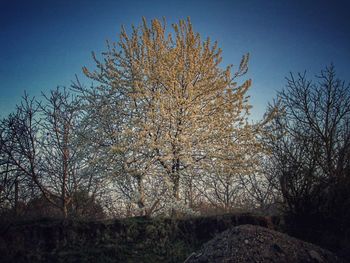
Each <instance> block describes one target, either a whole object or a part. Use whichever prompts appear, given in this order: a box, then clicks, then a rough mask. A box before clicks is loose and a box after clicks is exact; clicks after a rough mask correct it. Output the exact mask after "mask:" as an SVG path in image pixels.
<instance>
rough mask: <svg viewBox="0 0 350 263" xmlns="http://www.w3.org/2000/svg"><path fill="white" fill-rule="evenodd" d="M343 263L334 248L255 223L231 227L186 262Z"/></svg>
mask: <svg viewBox="0 0 350 263" xmlns="http://www.w3.org/2000/svg"><path fill="white" fill-rule="evenodd" d="M199 262H200V263H205V262H208V263H209V262H210V263H219V262H220V263H221V262H222V263H224V262H225V263H228V262H232V263H233V262H235V263H258V262H259V263H267V262H268V263H307V262H309V263H340V262H345V261H343V260H342V259H340V258H338V257H337V256H336V255H334V254H332V253H331V252H329V251H327V250H325V249H322V248H320V247H318V246H316V245H313V244H310V243H307V242H304V241H301V240H299V239H296V238H293V237H290V236H288V235H286V234H283V233H280V232H277V231H274V230H271V229H268V228H264V227H260V226H254V225H240V226H236V227H233V228H231V229H228V230H226V231H224V232H222V233H220V234H218V235H217V236H216V237H215V238H213V239H212V240H210V241H209V242H207V243H205V244H204V245H203V246H202V248H201V249H200V250H199V251H198V252H195V253H192V254H191V255H190V256H189V257H188V258H187V259H186V260H185V262H184V263H199Z"/></svg>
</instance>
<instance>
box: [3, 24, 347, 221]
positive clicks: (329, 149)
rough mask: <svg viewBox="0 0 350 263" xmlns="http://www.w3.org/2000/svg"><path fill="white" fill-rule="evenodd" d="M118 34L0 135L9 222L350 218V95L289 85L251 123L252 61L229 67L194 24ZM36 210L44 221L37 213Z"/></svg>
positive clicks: (304, 81)
mask: <svg viewBox="0 0 350 263" xmlns="http://www.w3.org/2000/svg"><path fill="white" fill-rule="evenodd" d="M171 29H172V31H171V32H170V31H169V29H167V28H166V23H165V20H163V21H159V20H152V21H151V23H150V24H148V23H147V21H146V20H145V19H144V20H143V23H142V24H141V25H140V26H138V27H136V26H133V27H132V29H131V32H130V33H129V34H128V33H127V31H126V30H125V29H124V28H122V30H121V33H120V38H119V41H117V42H116V43H109V42H107V50H106V51H105V52H104V53H103V54H102V55H101V57H100V58H98V57H97V56H96V55H95V54H93V59H94V61H95V64H96V68H95V69H93V70H89V69H87V68H85V67H84V68H83V72H84V74H85V76H87V77H88V78H89V79H90V80H91V81H92V84H91V86H86V85H84V84H82V83H81V82H80V81H79V79H76V80H75V81H74V83H73V85H72V87H71V88H70V89H66V88H57V89H55V90H53V91H51V92H50V93H49V94H43V95H42V99H40V100H37V99H35V98H32V97H30V96H29V95H27V94H25V95H24V97H23V100H22V102H21V104H20V105H18V106H17V109H16V111H15V112H14V113H12V114H10V115H9V116H7V117H5V118H3V119H2V120H1V122H0V208H1V210H2V212H3V213H4V214H6V213H14V214H16V215H23V216H31V215H35V214H38V213H39V214H40V215H41V216H43V215H44V216H60V217H64V218H67V217H82V218H104V217H127V216H140V215H141V216H155V215H163V216H171V217H177V216H180V215H185V214H209V213H218V212H220V213H223V212H232V211H240V210H243V211H251V210H253V209H254V210H259V211H263V212H268V211H270V212H273V211H280V210H281V211H284V212H287V213H288V214H291V215H298V216H302V217H304V216H316V215H317V216H319V215H322V217H324V218H337V220H338V219H339V222H338V221H337V222H338V223H339V224H346V222H347V220H348V219H350V217H349V212H347V211H350V210H349V208H350V195H349V194H348V192H347V189H349V186H350V130H349V128H350V126H349V125H350V122H349V121H350V89H349V85H348V84H346V83H345V82H344V81H341V80H339V79H338V78H337V77H336V74H335V69H334V67H333V66H330V67H327V68H326V69H325V70H323V71H322V72H321V74H320V76H318V77H317V78H316V80H309V79H308V78H307V76H306V74H291V75H290V77H288V78H287V79H286V82H287V83H286V87H285V89H283V90H282V91H280V92H278V94H277V96H276V99H275V100H274V101H273V102H272V103H271V104H270V106H269V108H268V110H267V112H266V114H265V117H264V118H263V120H261V121H259V122H252V121H250V120H249V114H250V109H251V105H250V104H249V96H248V95H247V91H248V90H249V88H250V86H251V80H249V79H248V80H243V81H240V79H243V78H244V75H245V73H246V72H247V70H248V62H249V54H246V55H244V56H243V58H242V60H241V62H240V63H239V65H237V66H232V65H230V66H228V67H226V68H224V67H223V66H222V56H221V49H220V48H219V47H218V44H217V43H216V42H214V43H212V42H211V40H210V39H209V38H208V39H206V40H202V38H201V36H200V35H199V34H198V33H196V32H195V31H194V30H193V27H192V24H191V22H190V20H189V19H188V20H186V21H180V22H179V23H178V24H174V25H172V27H171ZM38 211H39V212H38Z"/></svg>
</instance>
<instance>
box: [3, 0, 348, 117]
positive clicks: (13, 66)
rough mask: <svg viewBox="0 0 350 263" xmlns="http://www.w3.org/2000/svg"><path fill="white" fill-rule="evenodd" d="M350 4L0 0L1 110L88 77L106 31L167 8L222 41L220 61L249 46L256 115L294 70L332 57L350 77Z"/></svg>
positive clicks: (235, 60) (170, 19)
mask: <svg viewBox="0 0 350 263" xmlns="http://www.w3.org/2000/svg"><path fill="white" fill-rule="evenodd" d="M347 2H349V3H347ZM349 9H350V1H345V0H344V1H307V0H305V1H295V0H294V1H283V0H279V1H262V0H261V1H258V0H256V1H243V0H241V1H205V0H202V1H175V0H173V1H165V0H163V1H152V0H147V1H146V0H143V1H142V0H140V1H135V0H134V1H130V0H129V1H117V0H115V1H88V0H86V1H74V0H70V1H66V0H61V1H59V0H57V1H53V0H42V1H39V0H27V1H26V0H23V1H19V0H0V117H4V116H6V115H7V114H8V113H10V112H11V111H13V110H14V109H15V105H16V104H17V103H19V102H20V98H21V96H22V95H23V93H24V91H25V90H26V91H27V92H28V93H29V95H32V96H36V97H40V93H41V91H43V92H47V91H49V90H50V89H54V88H55V87H56V86H70V84H71V81H72V80H73V79H74V76H75V74H77V75H78V76H79V78H80V79H81V81H82V82H83V83H85V84H89V83H90V82H91V81H89V80H87V79H85V78H84V77H83V75H82V71H81V68H82V66H87V67H88V68H89V69H93V68H94V64H93V61H92V58H91V51H95V52H96V53H97V54H99V53H100V52H102V51H104V50H105V40H106V39H109V40H111V41H114V40H117V35H118V33H119V32H120V27H121V25H125V26H126V28H129V26H130V25H131V24H135V25H138V24H140V22H141V18H142V16H144V17H146V19H147V20H148V21H150V20H151V19H153V18H162V17H163V16H164V17H166V19H167V23H168V24H169V25H170V24H171V23H176V22H178V20H179V19H185V18H186V17H188V16H189V17H190V18H191V21H192V24H193V27H194V30H195V31H197V32H199V33H200V34H201V36H202V38H203V39H205V38H206V37H210V38H211V39H212V40H217V41H218V43H219V46H220V47H221V48H222V49H223V58H224V60H223V66H225V65H228V64H233V65H237V64H239V62H240V59H241V57H242V55H243V54H245V53H247V52H249V53H250V55H251V60H250V63H249V72H248V74H247V75H246V78H251V79H252V81H253V86H252V88H251V90H250V95H251V100H250V102H251V104H252V105H253V110H252V113H253V116H254V118H260V117H261V116H262V115H263V113H264V111H265V108H266V105H267V103H268V102H269V101H271V100H272V99H273V98H274V96H275V95H276V91H277V90H281V89H282V88H283V87H284V85H285V77H286V76H287V75H288V73H289V72H291V71H292V72H300V71H304V70H307V72H309V76H310V77H312V76H313V75H315V74H317V73H318V72H319V71H320V70H321V69H322V68H324V67H325V66H326V65H329V64H330V63H331V62H332V63H334V65H335V67H336V70H337V73H338V75H339V77H340V78H342V79H344V80H346V81H349V80H350V78H349V69H350V18H349V12H348V11H349ZM243 79H244V78H243ZM243 79H242V80H243Z"/></svg>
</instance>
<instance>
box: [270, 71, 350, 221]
mask: <svg viewBox="0 0 350 263" xmlns="http://www.w3.org/2000/svg"><path fill="white" fill-rule="evenodd" d="M278 105H279V107H280V109H281V111H280V114H279V115H278V116H277V117H276V119H275V120H274V122H273V123H272V125H271V129H272V131H273V133H274V135H275V138H277V139H274V140H269V145H270V149H271V152H272V160H271V165H272V167H273V168H274V169H273V170H274V175H275V178H277V179H278V181H279V184H280V189H281V191H282V195H283V199H284V202H285V206H286V208H287V211H288V212H289V213H290V214H292V215H296V216H298V217H300V218H303V220H304V221H306V220H307V218H317V219H318V220H322V219H331V220H334V221H335V222H336V224H335V225H337V226H341V225H344V224H347V223H346V222H347V221H348V220H349V218H350V217H349V216H350V214H349V213H348V212H347V211H349V208H350V195H349V194H348V190H346V189H348V187H349V186H350V169H349V167H350V159H349V153H350V87H349V85H346V84H345V82H344V81H341V80H339V79H338V78H337V77H336V74H335V69H334V67H333V65H331V66H330V67H327V68H326V69H325V70H323V71H321V74H320V75H319V76H318V77H317V81H316V82H315V81H311V80H308V79H307V77H306V74H305V73H304V74H298V75H297V76H295V75H294V74H291V75H290V77H289V78H287V86H286V89H285V90H283V91H282V92H280V93H279V95H278Z"/></svg>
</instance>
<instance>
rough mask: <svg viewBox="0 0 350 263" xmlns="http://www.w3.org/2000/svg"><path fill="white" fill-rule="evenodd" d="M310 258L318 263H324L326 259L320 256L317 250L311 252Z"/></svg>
mask: <svg viewBox="0 0 350 263" xmlns="http://www.w3.org/2000/svg"><path fill="white" fill-rule="evenodd" d="M309 255H310V257H311V258H312V259H313V260H314V261H316V262H317V263H324V262H325V261H324V259H323V258H322V257H321V256H320V254H318V253H317V252H316V251H315V250H310V251H309Z"/></svg>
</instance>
